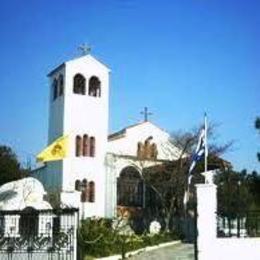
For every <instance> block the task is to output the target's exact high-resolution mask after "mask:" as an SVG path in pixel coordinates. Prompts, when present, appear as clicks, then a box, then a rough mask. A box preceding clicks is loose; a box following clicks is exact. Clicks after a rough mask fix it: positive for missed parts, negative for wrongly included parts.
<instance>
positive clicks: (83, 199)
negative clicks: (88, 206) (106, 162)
mask: <svg viewBox="0 0 260 260" xmlns="http://www.w3.org/2000/svg"><path fill="white" fill-rule="evenodd" d="M87 201H88V182H87V180H86V179H84V180H83V181H82V193H81V202H87Z"/></svg>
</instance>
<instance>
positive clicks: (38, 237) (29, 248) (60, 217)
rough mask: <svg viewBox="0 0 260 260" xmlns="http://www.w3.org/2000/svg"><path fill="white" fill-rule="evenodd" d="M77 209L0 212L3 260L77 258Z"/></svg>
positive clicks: (1, 254) (31, 209) (67, 259)
mask: <svg viewBox="0 0 260 260" xmlns="http://www.w3.org/2000/svg"><path fill="white" fill-rule="evenodd" d="M77 225H78V210H77V209H62V210H61V209H59V210H35V209H33V208H26V209H25V210H23V211H0V259H1V260H18V259H19V260H23V259H24V260H27V259H28V260H29V259H30V260H36V259H37V260H48V259H53V260H56V259H62V260H63V259H64V260H75V259H76V245H77V240H76V231H77Z"/></svg>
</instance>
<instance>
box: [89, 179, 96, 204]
mask: <svg viewBox="0 0 260 260" xmlns="http://www.w3.org/2000/svg"><path fill="white" fill-rule="evenodd" d="M88 191H89V192H88V201H89V202H95V182H93V181H91V182H89V186H88Z"/></svg>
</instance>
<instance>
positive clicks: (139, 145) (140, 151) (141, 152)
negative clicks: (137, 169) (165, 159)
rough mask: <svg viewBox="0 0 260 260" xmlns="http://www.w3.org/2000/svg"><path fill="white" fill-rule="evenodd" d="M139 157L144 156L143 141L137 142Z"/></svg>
mask: <svg viewBox="0 0 260 260" xmlns="http://www.w3.org/2000/svg"><path fill="white" fill-rule="evenodd" d="M137 157H138V159H142V157H143V144H142V143H141V142H138V144H137Z"/></svg>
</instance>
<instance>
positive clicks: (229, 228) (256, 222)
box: [217, 210, 260, 237]
mask: <svg viewBox="0 0 260 260" xmlns="http://www.w3.org/2000/svg"><path fill="white" fill-rule="evenodd" d="M217 216H218V217H217V234H218V237H260V211H259V210H254V211H247V212H243V213H239V214H227V213H222V212H218V214H217Z"/></svg>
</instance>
